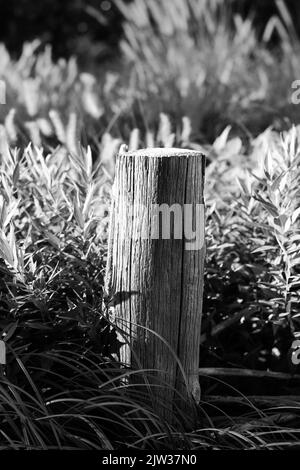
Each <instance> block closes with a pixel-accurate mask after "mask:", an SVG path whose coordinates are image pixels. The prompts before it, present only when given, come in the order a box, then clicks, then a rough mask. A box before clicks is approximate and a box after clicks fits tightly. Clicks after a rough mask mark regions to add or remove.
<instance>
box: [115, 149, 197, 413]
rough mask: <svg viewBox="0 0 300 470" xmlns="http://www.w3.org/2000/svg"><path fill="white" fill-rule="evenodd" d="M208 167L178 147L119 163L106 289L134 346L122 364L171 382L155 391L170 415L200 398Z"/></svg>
mask: <svg viewBox="0 0 300 470" xmlns="http://www.w3.org/2000/svg"><path fill="white" fill-rule="evenodd" d="M204 169H205V161H204V156H203V155H202V154H201V153H199V152H197V151H191V150H183V149H174V148H170V149H166V148H153V149H145V150H139V151H136V152H121V153H120V154H119V156H118V159H117V165H116V175H115V182H114V187H113V203H112V213H111V226H110V237H109V249H108V260H107V273H106V289H107V292H108V293H109V295H110V297H112V296H115V298H116V299H117V300H116V305H115V308H114V315H115V321H116V324H117V326H118V327H119V328H120V329H121V330H122V331H123V332H124V337H126V339H127V341H128V344H126V345H124V346H122V347H121V361H122V362H124V363H126V364H128V365H131V366H138V367H142V368H145V369H151V370H152V371H153V372H152V374H151V373H150V371H149V376H148V378H149V381H150V383H155V381H157V382H156V383H161V381H164V382H165V383H166V384H167V385H169V387H168V388H167V389H166V390H162V389H159V388H156V390H157V392H155V393H154V395H156V396H157V401H156V400H155V401H156V405H155V406H156V407H157V409H160V412H162V410H164V411H163V414H164V415H165V416H170V415H171V414H172V413H173V407H174V404H176V405H179V407H182V408H184V407H185V402H187V401H189V400H190V398H191V397H193V398H194V400H196V401H199V399H200V385H199V379H198V368H199V348H200V326H201V310H202V291H203V267H204V202H203V186H204ZM151 330H152V331H154V332H155V334H153V333H152V332H151ZM162 339H163V340H162ZM166 343H167V344H168V345H169V347H168V346H167V345H166ZM174 353H175V354H176V355H177V356H178V358H179V360H180V362H181V365H182V368H183V370H184V373H185V375H186V382H187V383H185V380H184V376H183V374H182V368H181V366H179V364H178V362H177V361H176V359H175V357H174ZM154 390H155V388H154ZM175 391H176V392H175ZM161 401H164V403H163V404H162V403H161Z"/></svg>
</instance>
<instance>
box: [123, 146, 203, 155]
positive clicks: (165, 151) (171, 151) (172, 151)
mask: <svg viewBox="0 0 300 470" xmlns="http://www.w3.org/2000/svg"><path fill="white" fill-rule="evenodd" d="M120 155H124V156H128V157H189V156H192V155H194V156H198V157H204V154H203V153H202V152H200V151H198V150H190V149H181V148H172V147H170V148H166V147H153V148H146V149H140V150H135V151H133V152H124V151H121V152H120Z"/></svg>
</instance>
